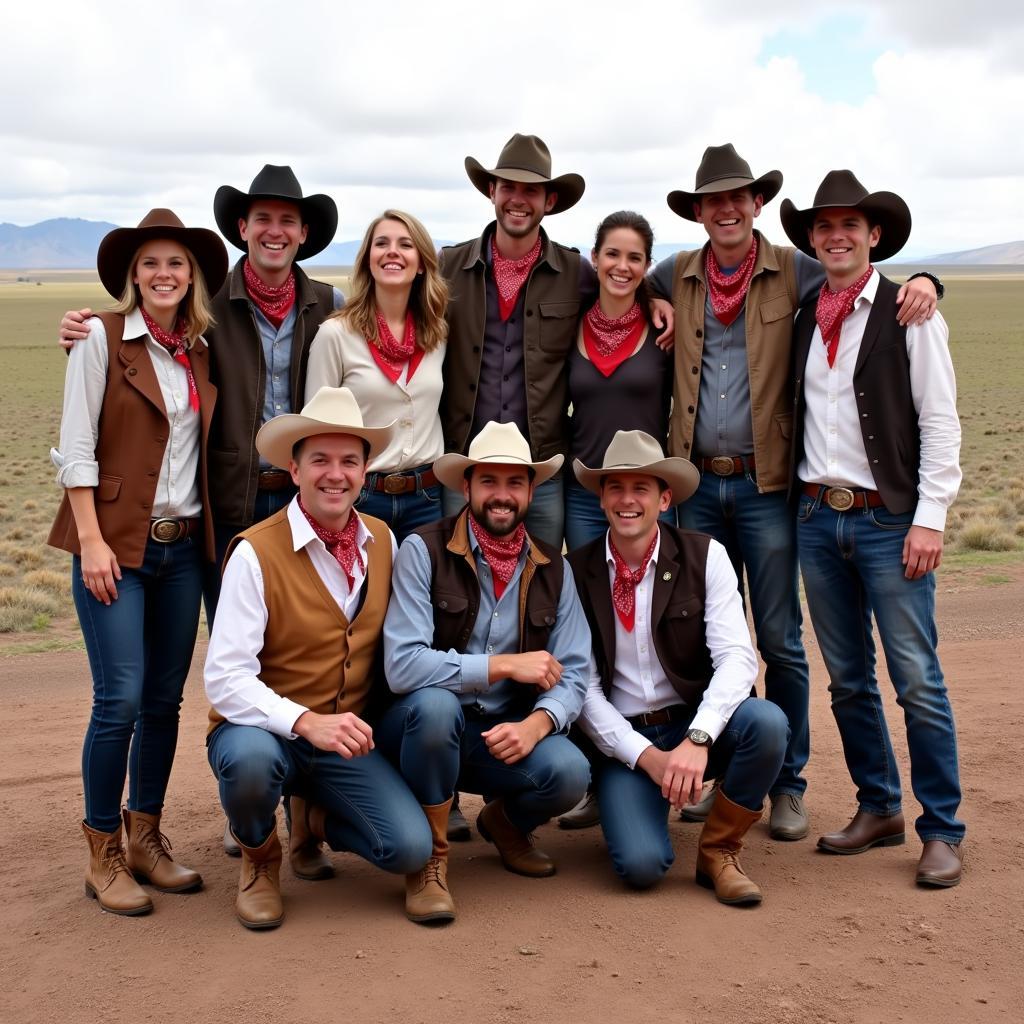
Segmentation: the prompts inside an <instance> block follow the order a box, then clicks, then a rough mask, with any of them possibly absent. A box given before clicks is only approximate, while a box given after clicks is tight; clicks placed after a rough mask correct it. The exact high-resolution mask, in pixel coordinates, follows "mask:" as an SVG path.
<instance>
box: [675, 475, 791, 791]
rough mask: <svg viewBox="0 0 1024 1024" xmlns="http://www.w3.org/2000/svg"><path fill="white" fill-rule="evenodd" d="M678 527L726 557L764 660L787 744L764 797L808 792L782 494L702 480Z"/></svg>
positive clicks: (746, 478)
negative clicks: (704, 538)
mask: <svg viewBox="0 0 1024 1024" xmlns="http://www.w3.org/2000/svg"><path fill="white" fill-rule="evenodd" d="M679 525H680V526H684V527H686V528H687V529H689V530H700V531H701V532H703V533H709V534H711V536H712V537H714V538H715V540H717V541H718V542H719V543H721V544H722V545H723V546H724V547H725V550H726V551H727V552H728V553H729V559H730V560H731V562H732V566H733V568H734V569H735V570H736V576H737V577H738V579H739V583H740V593H741V594H742V593H743V589H744V588H743V576H744V570H746V589H747V593H748V594H749V600H750V612H751V616H752V618H753V620H754V633H755V635H756V637H757V649H758V650H759V651H760V653H761V657H762V659H763V660H764V666H765V671H764V695H765V697H767V698H768V700H770V701H771V702H772V703H773V704H778V706H779V707H780V708H782V710H783V711H784V712H785V713H786V718H788V719H789V729H790V737H789V745H788V747H787V748H786V757H785V760H784V761H783V762H782V770H781V771H780V772H779V777H778V778H777V779H776V780H775V783H774V784H773V785H772V787H771V795H772V796H773V797H774V796H778V795H779V794H781V793H793V794H795V795H797V796H800V795H801V794H803V792H804V790H806V789H807V782H806V780H804V779H803V778H802V777H801V775H800V773H801V772H802V771H803V769H804V765H806V764H807V759H808V757H809V756H810V752H811V733H810V724H809V717H808V710H809V700H810V688H811V684H810V672H809V670H808V668H807V655H806V654H804V647H803V643H802V641H801V639H800V626H801V621H802V617H801V615H800V592H799V587H798V584H797V549H796V529H795V527H794V524H793V510H792V508H791V507H790V505H789V502H788V501H787V499H786V494H785V492H784V491H772V492H771V493H769V494H760V493H759V492H758V490H757V481H756V479H755V478H754V477H753V476H752V475H751V474H749V473H745V474H736V475H735V476H728V477H719V476H715V474H714V473H710V472H704V473H702V474H701V480H700V486H699V487H698V488H697V491H696V493H695V494H694V495H693V497H691V498H689V499H688V500H687V501H685V502H683V504H682V505H680V506H679Z"/></svg>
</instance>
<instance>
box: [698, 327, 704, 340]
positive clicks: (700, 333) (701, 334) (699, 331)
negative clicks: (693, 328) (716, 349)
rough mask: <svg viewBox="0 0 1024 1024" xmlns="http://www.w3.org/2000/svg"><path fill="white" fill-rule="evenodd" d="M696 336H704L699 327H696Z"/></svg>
mask: <svg viewBox="0 0 1024 1024" xmlns="http://www.w3.org/2000/svg"><path fill="white" fill-rule="evenodd" d="M697 337H698V338H703V337H704V332H703V331H702V330H701V329H700V328H699V327H698V328H697Z"/></svg>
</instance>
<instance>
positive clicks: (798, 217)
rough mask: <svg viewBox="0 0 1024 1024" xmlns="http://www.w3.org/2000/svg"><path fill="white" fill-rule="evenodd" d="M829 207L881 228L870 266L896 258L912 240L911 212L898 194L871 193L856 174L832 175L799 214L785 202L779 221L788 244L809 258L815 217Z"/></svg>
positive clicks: (792, 205)
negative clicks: (857, 215) (850, 211)
mask: <svg viewBox="0 0 1024 1024" xmlns="http://www.w3.org/2000/svg"><path fill="white" fill-rule="evenodd" d="M829 207H849V208H852V209H854V210H860V212H861V213H863V214H864V216H865V217H867V219H868V221H869V223H870V224H871V225H872V226H873V225H875V224H877V225H879V226H880V227H881V229H882V237H881V238H880V239H879V240H878V245H876V246H875V247H874V248H873V249H872V250H871V262H872V263H881V262H882V260H887V259H889V257H891V256H895V255H896V253H898V252H899V251H900V249H902V248H903V246H905V245H906V244H907V239H908V238H910V208H909V207H908V206H907V204H906V203H905V202H904V201H903V200H902V199H900V197H899V196H898V195H896V193H895V192H871V193H869V192H868V190H867V189H866V188H865V187H864V186H863V185H862V184H861V183H860V182H859V181H858V180H857V179H856V178H855V177H854V174H853V171H845V170H844V171H829V172H828V174H826V175H825V177H824V178H823V179H822V182H821V184H820V185H819V186H818V191H817V192H815V193H814V203H813V205H811V206H809V207H808V208H807V209H806V210H798V209H797V208H796V205H795V204H794V203H792V202H791V201H790V200H789V199H783V200H782V206H780V207H779V219H780V220H781V221H782V227H783V228H784V229H785V232H786V234H787V235H789V240H790V241H791V242H792V243H793V244H794V245H795V246H796V247H797V248H798V249H800V250H801V251H802V252H805V253H807V255H808V256H814V248H813V246H812V245H811V240H810V238H808V236H807V232H808V230H809V229H810V227H811V225H812V223H813V221H814V213H815V211H817V210H824V209H827V208H829Z"/></svg>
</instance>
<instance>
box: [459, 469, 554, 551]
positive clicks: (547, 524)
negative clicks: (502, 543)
mask: <svg viewBox="0 0 1024 1024" xmlns="http://www.w3.org/2000/svg"><path fill="white" fill-rule="evenodd" d="M443 491H444V493H443V494H442V495H441V503H442V505H443V507H444V514H445V515H446V516H453V515H455V514H456V513H457V512H460V511H461V510H462V507H463V505H465V504H466V499H465V498H463V496H462V493H461V491H460V492H456V491H452V490H449V489H448V488H447V487H445V488H443ZM564 503H565V499H564V497H563V488H562V474H561V473H558V474H556V475H555V476H553V477H552V478H551V479H550V480H545V481H544V483H542V484H541V485H540V487H538V488H537V489H536V490H535V491H534V492H533V501H531V502H530V510H529V511H528V512H527V513H526V530H527V532H528V533H529V534H530V536H531V537H536V538H537V540H543V541H547V543H548V544H550V545H551V546H552V547H553V548H554V549H555V550H556V551H561V550H562V525H563V522H562V521H563V518H564V516H565V504H564Z"/></svg>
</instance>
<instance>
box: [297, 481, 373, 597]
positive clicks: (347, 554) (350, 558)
mask: <svg viewBox="0 0 1024 1024" xmlns="http://www.w3.org/2000/svg"><path fill="white" fill-rule="evenodd" d="M298 502H299V508H301V509H302V514H303V515H304V516H305V517H306V522H308V523H309V525H310V526H312V527H313V532H314V533H315V534H316V535H317V536H318V537H319V538H320V539H321V540H322V541H323V542H324V547H325V548H327V550H328V551H329V552H330V553H331V554H332V555H334V557H335V558H336V559H337V561H338V565H340V566H341V569H342V572H344V573H345V579H347V580H348V589H349V590H351V589H352V588H353V587H354V586H355V578H354V577H353V575H352V569H353V568H354V567H355V564H356V562H358V563H359V568H360V569H361V570H363V571H364V572H365V566H364V565H363V556H362V555H360V554H359V548H357V547H356V530H357V529H359V518H358V516H356V514H355V512H349V514H348V522H347V523H346V524H345V525H344V527H342V529H340V530H328V529H327V527H326V526H321V525H320V524H319V523H318V522H317V521H316V520H315V519H314V518H313V517H312V516H311V515H310V514H309V513H308V512H307V511H306V509H305V507H304V506H303V504H302V499H301V498H299V499H298Z"/></svg>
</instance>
